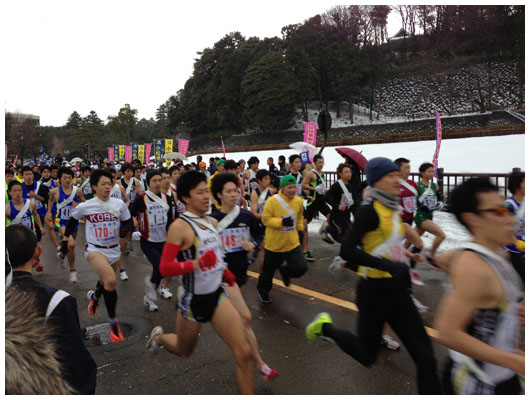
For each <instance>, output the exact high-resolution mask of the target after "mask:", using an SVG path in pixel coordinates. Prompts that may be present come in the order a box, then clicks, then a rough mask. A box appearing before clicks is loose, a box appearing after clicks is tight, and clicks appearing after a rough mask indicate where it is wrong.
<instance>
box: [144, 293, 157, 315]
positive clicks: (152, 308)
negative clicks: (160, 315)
mask: <svg viewBox="0 0 530 400" xmlns="http://www.w3.org/2000/svg"><path fill="white" fill-rule="evenodd" d="M144 305H145V306H146V307H147V308H148V309H149V311H151V312H154V311H158V306H157V305H156V303H155V302H154V301H151V300H149V299H148V298H147V296H144Z"/></svg>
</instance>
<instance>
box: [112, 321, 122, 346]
mask: <svg viewBox="0 0 530 400" xmlns="http://www.w3.org/2000/svg"><path fill="white" fill-rule="evenodd" d="M109 325H110V340H112V341H113V342H114V343H119V342H123V333H121V328H120V324H119V322H118V321H110V323H109Z"/></svg>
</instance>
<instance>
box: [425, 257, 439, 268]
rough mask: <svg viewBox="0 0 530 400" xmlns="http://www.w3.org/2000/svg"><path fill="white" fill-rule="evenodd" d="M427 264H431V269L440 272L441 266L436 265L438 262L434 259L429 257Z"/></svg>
mask: <svg viewBox="0 0 530 400" xmlns="http://www.w3.org/2000/svg"><path fill="white" fill-rule="evenodd" d="M427 262H428V263H429V265H430V266H431V267H433V268H434V269H437V270H440V269H441V268H440V266H439V265H438V264H436V261H434V260H433V258H432V257H427Z"/></svg>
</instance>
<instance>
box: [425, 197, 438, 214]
mask: <svg viewBox="0 0 530 400" xmlns="http://www.w3.org/2000/svg"><path fill="white" fill-rule="evenodd" d="M437 202H438V200H437V198H436V196H432V195H430V196H427V197H425V200H424V202H423V204H425V206H426V207H427V208H428V209H429V210H431V211H432V210H434V209H435V208H436V204H437Z"/></svg>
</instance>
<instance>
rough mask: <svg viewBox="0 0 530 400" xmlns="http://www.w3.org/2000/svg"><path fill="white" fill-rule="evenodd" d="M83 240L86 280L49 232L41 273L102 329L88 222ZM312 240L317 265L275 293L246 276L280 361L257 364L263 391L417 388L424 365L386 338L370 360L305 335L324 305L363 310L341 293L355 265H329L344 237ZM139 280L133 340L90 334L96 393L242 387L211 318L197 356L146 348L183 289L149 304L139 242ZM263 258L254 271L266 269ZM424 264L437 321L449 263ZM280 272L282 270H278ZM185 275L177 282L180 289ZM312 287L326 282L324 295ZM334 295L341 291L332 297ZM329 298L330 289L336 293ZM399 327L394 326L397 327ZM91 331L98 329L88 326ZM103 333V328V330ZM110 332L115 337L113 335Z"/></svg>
mask: <svg viewBox="0 0 530 400" xmlns="http://www.w3.org/2000/svg"><path fill="white" fill-rule="evenodd" d="M81 228H82V229H81V232H80V233H79V236H78V242H77V245H76V256H77V259H76V267H77V271H78V279H79V281H78V283H76V284H71V283H69V282H68V278H69V273H68V270H62V269H60V267H59V265H58V261H57V259H56V258H55V251H54V249H53V248H52V245H51V241H50V239H49V238H48V237H47V236H45V237H44V238H43V241H42V244H43V247H44V251H43V255H42V257H41V261H42V263H43V265H44V267H45V271H44V272H40V273H39V272H35V273H34V276H35V278H36V279H37V280H39V281H42V282H44V283H46V284H48V285H51V286H54V287H57V288H61V289H63V290H66V291H67V292H69V293H70V294H71V295H72V296H74V297H76V299H77V303H78V309H79V317H80V321H81V327H82V328H87V332H89V333H90V332H93V331H94V330H95V329H96V328H97V327H96V328H94V326H96V325H98V324H105V325H103V326H102V327H103V328H104V329H103V331H104V332H106V328H105V327H106V322H107V314H106V309H105V307H104V303H103V301H102V302H101V304H100V309H99V311H98V313H97V314H96V316H90V315H89V313H88V311H87V304H88V302H87V300H86V292H87V291H88V290H90V289H93V288H94V287H95V283H96V280H97V275H96V273H95V272H94V271H93V270H92V268H91V267H90V266H89V264H88V263H87V261H86V259H85V258H84V252H83V250H84V243H85V242H84V237H85V234H84V226H83V225H81ZM310 249H311V250H312V252H313V254H314V255H315V256H316V258H317V260H316V261H315V262H312V263H309V271H308V272H307V274H306V275H305V276H303V277H302V278H300V279H296V280H293V281H292V284H293V285H295V286H296V287H300V288H303V289H299V290H297V291H295V290H292V289H291V288H285V287H282V286H283V285H282V284H280V285H275V286H274V289H273V291H272V292H271V298H272V300H273V303H272V304H270V305H266V306H265V305H262V304H261V303H260V302H259V301H258V299H257V297H256V279H255V278H254V277H252V276H251V277H250V278H249V281H248V283H247V284H246V285H245V286H243V288H242V291H243V296H244V298H245V299H246V301H247V304H248V306H249V308H250V310H251V312H252V315H253V323H252V324H253V329H254V331H255V333H256V336H257V338H258V341H259V344H260V351H261V353H262V358H263V359H264V361H265V362H266V363H268V364H269V365H270V366H271V367H273V368H275V369H277V370H278V371H279V375H278V377H277V378H276V379H275V380H274V381H273V382H271V383H267V382H264V381H263V380H262V379H261V377H260V376H259V373H258V371H257V369H256V374H255V376H256V393H257V394H270V395H276V394H278V395H280V394H290V395H294V394H298V395H311V394H313V395H324V394H328V395H341V394H342V395H346V394H402V395H406V394H415V393H417V389H416V379H415V376H416V372H415V367H414V364H413V362H412V360H411V358H410V356H409V355H408V353H407V351H406V350H405V349H404V348H402V349H401V350H399V351H392V350H388V349H387V348H386V347H384V346H381V349H380V350H381V351H380V354H379V358H378V360H377V362H376V364H375V365H374V366H372V367H371V368H365V367H363V366H362V365H360V364H359V363H357V362H356V361H355V360H353V359H352V358H350V357H349V356H348V355H346V354H345V353H343V352H342V351H341V350H340V349H339V348H338V347H337V346H336V345H334V344H332V343H330V342H327V341H323V340H316V341H310V340H308V339H307V338H306V337H305V333H304V330H305V326H306V325H307V323H308V322H310V321H311V320H312V319H313V317H314V316H315V315H316V314H317V313H319V312H323V311H325V312H328V313H330V314H331V316H332V318H333V320H334V322H335V323H336V324H337V326H340V327H342V328H345V329H350V330H352V331H354V330H355V324H356V320H357V312H355V311H353V310H351V309H349V308H346V307H344V306H342V305H340V300H346V301H348V302H353V301H354V294H355V287H356V281H357V277H356V276H355V275H354V274H353V273H352V272H351V271H347V270H341V271H337V272H334V273H330V272H329V271H328V266H329V264H330V263H331V260H332V259H333V257H334V256H336V255H337V254H338V251H339V246H338V245H329V244H327V243H324V242H323V241H322V240H320V238H318V237H311V238H310ZM123 262H124V265H125V267H126V270H127V274H128V275H129V280H127V281H120V280H119V279H118V286H117V290H118V307H117V315H118V319H119V320H120V322H121V323H122V326H123V329H124V332H125V334H126V336H127V337H126V340H125V341H124V342H123V343H112V342H110V343H108V344H101V341H98V340H97V337H96V338H93V337H92V339H90V340H88V343H89V346H88V348H89V350H90V352H91V354H92V355H93V357H94V359H95V360H96V363H97V365H98V381H97V390H96V394H100V395H111V394H121V395H147V394H158V395H164V394H167V395H170V394H172V395H175V394H180V395H189V394H202V395H208V394H225V395H231V394H237V393H238V392H237V386H236V379H235V373H234V370H235V369H234V361H233V358H232V356H231V353H230V351H229V350H228V348H227V346H226V345H225V344H224V342H223V341H222V340H221V339H220V337H219V336H218V335H217V334H216V332H215V331H214V330H213V328H212V326H211V325H210V324H204V325H203V326H202V330H201V334H200V339H199V342H198V345H197V347H196V349H195V352H194V354H193V355H192V356H191V358H189V359H187V360H184V359H180V358H178V357H176V356H174V355H173V354H170V353H168V352H166V351H163V350H162V351H160V352H159V353H158V355H157V356H156V357H152V356H150V355H149V354H148V353H147V352H146V350H145V347H144V346H145V343H146V341H147V338H148V335H149V334H150V332H151V329H152V328H153V327H154V326H156V325H161V326H162V327H163V328H164V331H165V332H174V330H175V325H176V312H175V305H176V299H175V296H174V297H173V298H172V299H169V300H164V299H162V298H160V299H159V301H158V305H159V307H160V309H159V311H157V312H149V311H147V309H146V307H145V306H144V305H143V296H144V283H143V280H144V277H145V276H146V275H148V274H149V273H150V271H151V265H150V264H149V263H148V261H147V260H146V259H145V257H144V256H143V253H142V251H141V249H140V246H139V243H134V251H133V252H132V253H131V254H129V255H127V256H123ZM257 264H258V263H257V262H256V263H254V264H253V265H252V266H251V267H250V270H251V271H254V272H256V271H258V265H257ZM417 270H418V272H419V274H420V276H421V277H422V279H423V281H424V282H425V286H424V287H422V288H415V295H416V297H417V298H418V299H419V300H420V301H421V302H422V303H423V304H425V305H428V306H429V307H430V311H429V312H427V313H424V314H422V316H423V319H424V321H425V325H426V326H428V327H429V326H432V320H433V317H434V312H435V311H436V307H437V305H438V302H439V300H440V298H441V296H442V294H443V286H442V284H443V282H444V281H445V276H444V273H443V272H441V271H436V270H433V269H432V268H430V267H429V266H427V264H419V265H418V267H417ZM277 278H279V276H278V274H277ZM177 282H178V280H177V279H173V281H172V282H171V284H170V289H171V291H172V292H173V293H176V288H177ZM304 289H309V290H312V291H314V292H317V295H314V293H312V292H309V294H306V292H305V290H304ZM321 295H327V296H330V297H331V298H333V299H336V300H333V299H331V301H327V300H322V299H321V297H322V296H321ZM328 300H329V299H328ZM391 334H392V333H391ZM87 336H88V335H87ZM96 336H97V335H96ZM103 342H106V341H105V340H103ZM433 346H434V349H435V354H436V358H437V359H438V361H439V362H438V368H439V369H440V368H441V366H442V361H443V359H444V358H445V356H446V354H447V351H446V350H445V349H444V348H442V347H441V346H438V345H437V344H436V343H433Z"/></svg>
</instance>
